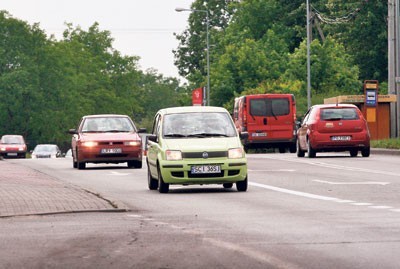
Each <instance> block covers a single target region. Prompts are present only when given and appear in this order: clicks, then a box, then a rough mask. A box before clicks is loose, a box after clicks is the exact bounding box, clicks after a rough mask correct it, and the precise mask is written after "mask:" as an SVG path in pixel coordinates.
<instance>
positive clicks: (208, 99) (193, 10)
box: [175, 7, 210, 106]
mask: <svg viewBox="0 0 400 269" xmlns="http://www.w3.org/2000/svg"><path fill="white" fill-rule="evenodd" d="M175 11H177V12H182V11H190V12H204V13H206V27H207V28H206V29H207V32H206V35H207V105H208V106H209V105H210V42H209V33H208V27H209V19H208V10H205V9H188V8H180V7H177V8H175Z"/></svg>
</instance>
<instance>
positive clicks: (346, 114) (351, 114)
mask: <svg viewBox="0 0 400 269" xmlns="http://www.w3.org/2000/svg"><path fill="white" fill-rule="evenodd" d="M321 119H322V120H358V119H359V116H358V113H357V109H356V108H351V107H349V108H347V107H346V108H324V109H322V110H321Z"/></svg>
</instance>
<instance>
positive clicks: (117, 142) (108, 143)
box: [99, 141, 124, 146]
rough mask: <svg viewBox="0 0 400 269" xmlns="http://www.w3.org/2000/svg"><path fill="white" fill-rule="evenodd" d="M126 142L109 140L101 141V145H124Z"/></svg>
mask: <svg viewBox="0 0 400 269" xmlns="http://www.w3.org/2000/svg"><path fill="white" fill-rule="evenodd" d="M123 144H124V142H121V141H107V142H99V145H102V146H104V145H110V146H111V145H123Z"/></svg>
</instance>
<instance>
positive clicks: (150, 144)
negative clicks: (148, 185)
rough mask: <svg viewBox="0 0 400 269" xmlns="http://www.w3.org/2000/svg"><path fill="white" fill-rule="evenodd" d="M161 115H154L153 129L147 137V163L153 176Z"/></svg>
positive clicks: (155, 172)
mask: <svg viewBox="0 0 400 269" xmlns="http://www.w3.org/2000/svg"><path fill="white" fill-rule="evenodd" d="M161 119H162V117H161V115H160V114H157V115H156V116H155V117H154V122H153V130H152V132H151V134H150V135H149V136H148V137H147V142H146V143H147V165H148V169H149V172H150V173H151V175H152V176H153V177H156V175H157V158H158V154H159V151H160V146H159V141H160V138H161V137H160V136H161V133H160V128H161Z"/></svg>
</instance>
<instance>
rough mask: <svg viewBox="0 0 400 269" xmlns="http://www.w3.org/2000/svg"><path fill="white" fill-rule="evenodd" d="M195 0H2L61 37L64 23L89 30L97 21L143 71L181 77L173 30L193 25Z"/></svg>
mask: <svg viewBox="0 0 400 269" xmlns="http://www.w3.org/2000/svg"><path fill="white" fill-rule="evenodd" d="M192 2H194V0H113V1H106V0H1V1H0V10H6V11H8V12H9V13H10V14H11V15H12V17H14V18H16V19H19V20H22V21H26V22H27V23H28V24H31V25H32V24H33V23H39V25H40V28H41V29H43V30H44V31H45V32H46V34H47V35H48V36H50V35H51V34H53V35H54V36H55V37H56V39H60V37H61V34H62V32H63V31H64V30H65V29H66V26H65V23H72V24H73V27H74V28H76V27H77V26H80V27H81V28H82V29H83V30H88V28H89V27H90V26H92V25H93V24H94V23H95V22H98V23H99V29H100V30H107V31H110V32H111V36H112V38H113V39H114V43H113V48H114V49H116V50H118V51H120V52H121V54H122V55H129V56H139V57H140V60H139V66H140V68H141V69H142V70H143V71H146V70H147V69H148V68H153V69H156V70H157V72H158V73H159V74H162V75H164V76H168V77H169V76H172V77H178V78H179V79H181V80H184V79H183V78H181V77H179V75H178V69H177V68H176V67H175V65H174V55H173V53H172V50H174V49H176V48H177V47H178V41H177V40H176V38H175V36H174V35H173V33H178V34H180V33H182V32H183V31H184V30H185V29H186V28H187V26H188V21H187V20H188V17H189V14H190V12H176V11H175V8H177V7H181V8H190V5H191V3H192Z"/></svg>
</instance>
